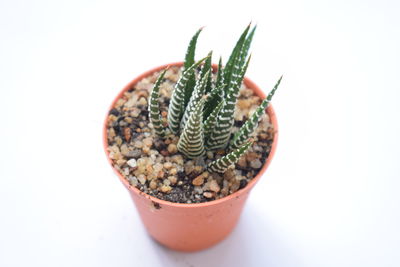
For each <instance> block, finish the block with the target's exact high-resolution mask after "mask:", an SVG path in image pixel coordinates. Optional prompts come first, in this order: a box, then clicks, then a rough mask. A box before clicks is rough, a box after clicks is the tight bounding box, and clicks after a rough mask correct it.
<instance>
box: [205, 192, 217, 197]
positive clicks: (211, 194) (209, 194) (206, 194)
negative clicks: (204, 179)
mask: <svg viewBox="0 0 400 267" xmlns="http://www.w3.org/2000/svg"><path fill="white" fill-rule="evenodd" d="M203 196H204V197H206V198H212V197H213V196H214V194H213V193H211V192H204V193H203Z"/></svg>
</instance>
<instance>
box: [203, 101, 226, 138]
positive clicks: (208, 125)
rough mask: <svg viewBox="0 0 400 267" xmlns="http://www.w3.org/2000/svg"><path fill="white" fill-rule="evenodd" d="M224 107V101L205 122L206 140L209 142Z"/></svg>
mask: <svg viewBox="0 0 400 267" xmlns="http://www.w3.org/2000/svg"><path fill="white" fill-rule="evenodd" d="M223 106H224V100H222V101H221V102H219V104H218V105H217V106H216V107H215V108H214V110H213V111H212V112H211V113H210V115H209V116H208V117H207V119H206V120H205V121H204V139H205V140H207V139H208V137H209V135H210V133H211V131H212V129H213V128H214V127H215V124H216V122H217V118H218V114H219V112H220V111H221V109H222V107H223Z"/></svg>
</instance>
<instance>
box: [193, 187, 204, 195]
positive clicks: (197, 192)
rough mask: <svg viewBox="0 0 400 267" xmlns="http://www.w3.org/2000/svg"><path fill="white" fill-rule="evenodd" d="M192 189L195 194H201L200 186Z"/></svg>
mask: <svg viewBox="0 0 400 267" xmlns="http://www.w3.org/2000/svg"><path fill="white" fill-rule="evenodd" d="M193 189H194V192H195V193H196V194H203V188H201V187H200V186H195V187H194V188H193Z"/></svg>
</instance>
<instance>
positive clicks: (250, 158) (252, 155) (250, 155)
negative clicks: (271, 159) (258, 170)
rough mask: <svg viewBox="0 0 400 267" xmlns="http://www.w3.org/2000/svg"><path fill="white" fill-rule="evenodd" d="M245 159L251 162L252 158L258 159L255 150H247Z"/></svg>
mask: <svg viewBox="0 0 400 267" xmlns="http://www.w3.org/2000/svg"><path fill="white" fill-rule="evenodd" d="M246 159H247V161H248V162H252V161H253V160H255V159H258V154H257V153H255V152H248V153H247V154H246Z"/></svg>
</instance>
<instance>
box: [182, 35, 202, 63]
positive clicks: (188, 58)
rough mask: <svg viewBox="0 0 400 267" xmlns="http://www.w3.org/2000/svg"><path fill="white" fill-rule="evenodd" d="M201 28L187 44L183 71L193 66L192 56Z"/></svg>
mask: <svg viewBox="0 0 400 267" xmlns="http://www.w3.org/2000/svg"><path fill="white" fill-rule="evenodd" d="M202 30H203V28H200V29H198V30H197V32H196V33H195V34H194V35H193V37H192V39H191V40H190V42H189V46H188V48H187V50H186V55H185V63H184V65H183V66H184V70H187V69H188V68H190V66H192V65H193V64H194V60H195V59H194V56H195V52H196V44H197V39H198V38H199V35H200V33H201V31H202Z"/></svg>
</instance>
